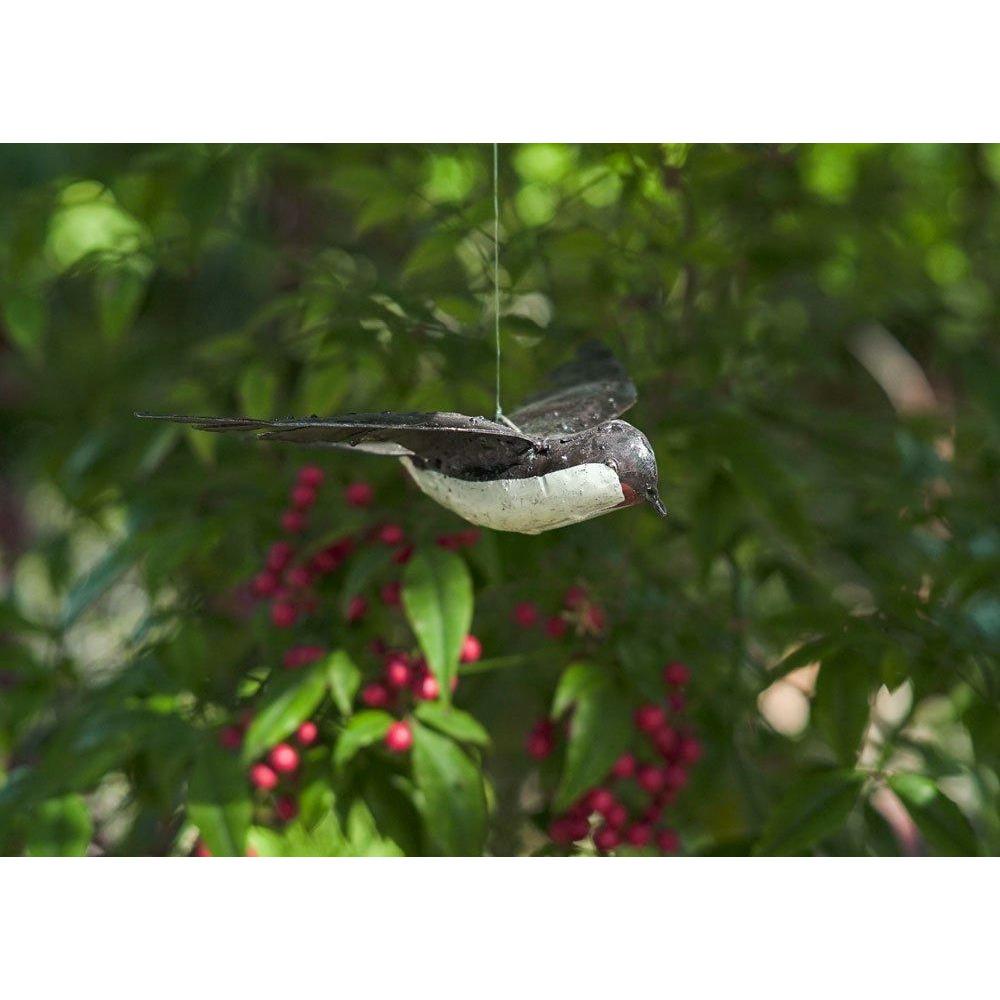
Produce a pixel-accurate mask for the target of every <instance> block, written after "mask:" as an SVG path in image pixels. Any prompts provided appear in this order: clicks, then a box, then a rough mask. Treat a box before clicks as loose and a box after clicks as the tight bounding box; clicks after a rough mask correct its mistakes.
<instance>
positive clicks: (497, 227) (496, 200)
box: [493, 143, 503, 420]
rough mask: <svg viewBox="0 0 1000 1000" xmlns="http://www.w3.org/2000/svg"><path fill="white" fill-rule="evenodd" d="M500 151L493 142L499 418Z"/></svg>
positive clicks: (494, 301) (498, 401)
mask: <svg viewBox="0 0 1000 1000" xmlns="http://www.w3.org/2000/svg"><path fill="white" fill-rule="evenodd" d="M499 174H500V152H499V149H498V147H497V144H496V143H493V325H494V332H495V334H496V343H497V414H496V417H497V420H499V419H500V418H501V417H503V408H502V407H501V406H500V183H499Z"/></svg>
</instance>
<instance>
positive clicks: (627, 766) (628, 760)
mask: <svg viewBox="0 0 1000 1000" xmlns="http://www.w3.org/2000/svg"><path fill="white" fill-rule="evenodd" d="M611 773H612V774H613V775H614V776H615V777H616V778H631V777H632V775H633V774H635V757H633V756H632V754H630V753H623V754H622V755H621V756H620V757H619V758H618V760H616V761H615V762H614V764H612V765H611Z"/></svg>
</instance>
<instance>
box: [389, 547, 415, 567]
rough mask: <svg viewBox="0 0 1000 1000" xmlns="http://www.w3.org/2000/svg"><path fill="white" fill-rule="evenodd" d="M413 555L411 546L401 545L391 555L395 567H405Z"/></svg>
mask: <svg viewBox="0 0 1000 1000" xmlns="http://www.w3.org/2000/svg"><path fill="white" fill-rule="evenodd" d="M412 555H413V546H412V545H401V546H400V547H399V548H398V549H396V551H395V552H394V553H393V555H392V561H393V562H394V563H395V564H396V565H397V566H405V565H406V564H407V563H408V562H409V561H410V557H411V556H412Z"/></svg>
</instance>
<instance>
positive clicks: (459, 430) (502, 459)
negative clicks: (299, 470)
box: [136, 413, 534, 474]
mask: <svg viewBox="0 0 1000 1000" xmlns="http://www.w3.org/2000/svg"><path fill="white" fill-rule="evenodd" d="M136 416H137V417H142V418H144V419H147V420H171V421H173V422H175V423H181V424H191V425H192V426H194V427H197V428H198V429H199V430H203V431H216V432H221V433H225V432H229V431H237V432H240V431H242V432H252V431H256V432H257V436H258V437H259V438H261V439H263V440H267V441H287V442H291V443H292V444H303V445H313V446H316V447H334V448H345V447H351V448H357V449H358V450H359V451H373V452H375V453H377V454H382V455H415V456H417V457H418V458H421V459H423V460H424V461H426V462H428V463H430V464H431V465H433V466H437V467H440V468H443V469H447V470H448V471H449V472H450V473H452V474H462V473H468V474H476V473H482V472H488V471H489V470H494V469H496V470H502V469H504V468H505V467H507V466H509V465H510V464H511V463H513V462H515V461H516V460H517V458H518V457H519V456H520V455H522V454H523V453H524V452H526V451H528V450H529V449H530V448H531V447H532V446H533V445H534V441H533V440H532V439H531V438H529V437H526V436H525V435H523V434H519V433H517V431H515V430H513V429H511V428H510V427H506V426H504V425H503V424H498V423H494V422H493V421H492V420H487V419H486V418H485V417H468V416H466V415H465V414H463V413H342V414H340V415H338V416H335V417H301V418H294V417H289V418H285V419H277V420H254V419H253V418H250V417H189V416H181V415H177V414H163V415H161V414H155V413H137V414H136Z"/></svg>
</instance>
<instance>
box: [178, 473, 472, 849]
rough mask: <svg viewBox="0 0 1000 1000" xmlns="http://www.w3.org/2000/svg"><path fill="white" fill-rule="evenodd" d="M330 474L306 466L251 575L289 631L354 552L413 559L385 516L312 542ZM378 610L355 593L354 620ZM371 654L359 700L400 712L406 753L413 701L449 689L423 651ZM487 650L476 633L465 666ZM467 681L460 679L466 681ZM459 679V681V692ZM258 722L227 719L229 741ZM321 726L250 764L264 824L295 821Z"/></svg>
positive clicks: (390, 595)
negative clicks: (305, 767)
mask: <svg viewBox="0 0 1000 1000" xmlns="http://www.w3.org/2000/svg"><path fill="white" fill-rule="evenodd" d="M323 479H324V476H323V472H322V470H321V469H319V468H317V467H315V466H306V467H305V468H302V469H300V470H299V472H298V474H297V476H296V479H295V484H294V486H293V487H292V489H291V491H290V495H289V506H288V508H287V509H286V510H285V511H284V512H283V513H282V515H281V518H280V524H281V530H282V532H283V533H284V534H285V536H286V537H285V538H282V539H281V540H280V541H277V542H275V543H274V544H273V545H272V546H271V547H270V549H268V551H267V554H266V557H265V561H264V565H263V567H262V568H261V570H260V572H259V573H257V575H256V576H255V577H254V578H253V580H252V582H251V592H252V593H253V595H254V596H255V597H257V598H258V599H259V600H262V601H264V600H266V601H268V602H269V610H270V619H271V622H272V624H273V625H274V626H275V627H276V628H279V629H282V630H287V629H292V628H293V627H296V626H299V625H301V624H304V623H305V622H306V620H307V619H308V617H309V616H310V615H312V614H314V613H316V612H317V611H318V610H319V609H320V608H321V585H322V584H323V582H324V580H325V579H326V578H328V577H329V576H331V575H332V574H334V573H336V572H337V571H339V570H341V569H342V568H343V567H344V566H345V564H346V563H347V562H348V561H349V560H350V558H351V557H352V555H354V554H355V553H356V552H358V551H360V549H361V548H362V547H364V546H366V545H367V546H387V547H388V548H389V549H391V550H392V555H391V559H390V562H391V564H392V565H393V566H402V565H404V564H405V563H406V562H407V561H408V560H409V558H410V556H411V555H412V552H413V546H412V545H411V544H410V543H409V541H408V539H407V535H406V532H405V530H404V529H403V527H402V526H401V525H399V524H396V523H392V522H381V523H376V524H375V525H374V526H372V527H371V528H369V529H367V530H365V531H363V532H360V533H358V534H357V535H345V536H343V537H341V538H338V539H337V540H336V541H334V542H332V543H328V544H325V545H323V546H322V547H321V548H318V549H317V548H316V547H315V546H313V547H312V548H311V549H310V548H309V546H308V544H307V543H306V541H305V539H304V537H303V536H304V533H305V532H306V529H307V527H308V515H309V512H310V511H311V510H312V508H313V507H314V506H315V504H316V501H317V499H318V496H319V492H320V489H321V487H322V485H323ZM343 499H344V503H345V504H346V506H348V507H353V508H368V507H370V506H371V505H372V503H373V502H374V500H375V493H374V490H373V489H372V487H371V486H370V485H369V484H368V483H364V482H355V483H351V484H350V485H349V486H347V488H346V489H345V491H344V496H343ZM478 538H479V533H478V532H477V531H475V530H468V531H461V532H457V533H455V534H450V535H442V536H440V537H439V538H438V539H437V544H438V545H440V546H441V547H443V548H446V549H451V550H458V549H462V548H466V547H468V546H471V545H474V544H476V542H477V540H478ZM374 593H377V601H378V602H379V603H381V605H382V606H383V607H385V608H386V609H390V610H392V609H398V608H399V607H400V606H401V604H402V585H401V582H400V581H399V580H398V579H389V580H383V581H382V582H381V583H380V584H379V585H378V586H377V588H376V589H375V591H373V597H374ZM370 610H371V605H370V603H369V598H368V597H367V596H365V595H364V594H356V595H354V596H353V597H351V598H350V599H349V600H348V602H347V605H346V607H345V609H344V618H345V619H346V621H347V623H348V624H351V623H354V622H359V621H361V620H362V619H364V618H365V617H366V616H367V615H368V614H369V611H370ZM371 651H372V653H373V654H374V656H375V657H376V663H377V667H376V672H375V675H374V676H373V677H369V679H368V681H367V683H365V684H364V685H363V687H362V688H361V690H360V692H359V695H358V702H359V705H363V706H366V707H369V708H380V709H385V710H388V711H391V712H393V713H394V714H395V715H397V718H396V720H395V721H394V722H393V723H392V725H391V726H390V727H389V728H388V730H387V732H386V734H385V738H384V745H385V747H386V748H387V749H388V750H389V751H390V752H392V753H397V754H401V753H405V752H406V751H408V750H409V749H410V747H411V746H412V745H413V730H412V728H411V725H410V723H409V722H408V721H407V717H408V714H409V712H410V711H411V710H412V708H413V706H414V705H415V704H416V703H418V702H421V701H433V700H435V699H437V698H438V697H439V696H440V693H441V691H440V685H439V683H438V680H437V678H436V677H435V676H434V675H433V674H432V673H431V672H430V670H429V669H428V666H427V664H426V662H425V660H424V659H423V658H422V657H421V656H419V655H418V654H417V653H414V652H408V651H406V650H401V649H394V648H391V647H390V646H389V645H388V644H387V643H386V641H385V640H384V639H383V638H381V637H378V638H375V639H374V640H373V641H372V643H371ZM328 653H329V649H328V648H327V647H325V646H321V645H316V644H312V643H299V644H296V645H292V646H289V647H288V648H287V649H286V650H285V652H284V654H283V655H282V665H283V667H284V669H285V670H299V669H302V668H304V667H308V666H309V665H310V664H313V663H315V662H317V661H318V660H321V659H322V658H323V657H325V656H327V655H328ZM481 656H482V644H481V643H480V641H479V639H478V638H476V636H474V635H469V636H466V638H465V641H464V644H463V647H462V653H461V661H462V662H463V663H474V662H476V661H477V660H479V659H480V658H481ZM456 682H457V678H456ZM454 688H455V684H454V683H453V685H452V690H454ZM251 720H252V712H250V711H249V710H244V711H243V713H242V714H241V715H240V717H239V719H238V720H237V721H236V722H233V723H231V724H229V725H226V726H224V727H223V728H222V729H221V730H220V731H219V735H218V739H219V742H220V743H221V745H222V746H223V747H225V748H226V749H228V750H233V751H235V750H238V749H239V748H240V746H241V745H242V743H243V737H244V734H245V732H246V729H247V727H248V726H249V724H250V722H251ZM320 738H321V732H320V725H318V724H317V722H316V721H313V720H307V721H306V722H303V723H302V724H301V725H300V726H299V727H298V729H297V731H296V732H295V734H294V736H293V737H292V738H290V739H289V740H288V741H285V742H282V743H279V744H277V745H276V746H273V747H271V748H270V750H268V752H267V753H266V754H265V755H264V756H263V757H262V758H261V759H260V760H257V761H255V762H254V763H253V764H252V765H251V766H250V769H249V773H248V780H249V782H250V784H251V786H252V787H253V789H254V790H255V794H256V796H257V806H258V808H257V821H258V822H264V823H271V822H277V823H287V822H290V821H291V820H293V819H294V818H295V817H296V816H297V815H298V811H299V806H298V800H297V793H296V788H297V783H298V780H299V777H300V774H301V770H302V763H303V762H302V754H303V752H304V751H305V750H306V749H307V748H310V747H315V746H318V745H319V741H320ZM194 853H195V854H197V855H200V856H207V855H208V848H207V847H206V846H205V845H204V843H202V842H201V841H198V843H197V844H196V845H195V849H194Z"/></svg>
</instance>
